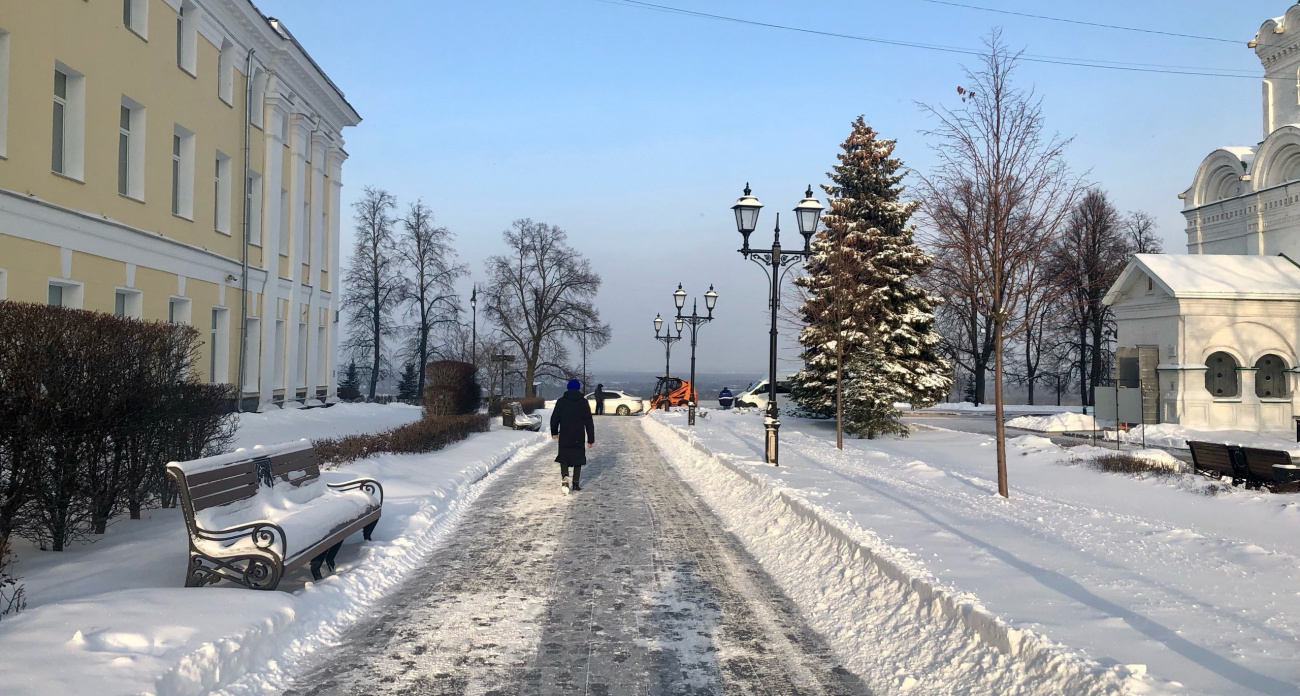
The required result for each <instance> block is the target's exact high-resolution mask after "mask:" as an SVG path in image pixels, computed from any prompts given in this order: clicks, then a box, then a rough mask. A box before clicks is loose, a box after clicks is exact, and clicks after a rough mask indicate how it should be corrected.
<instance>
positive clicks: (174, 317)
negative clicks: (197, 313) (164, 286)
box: [167, 295, 194, 326]
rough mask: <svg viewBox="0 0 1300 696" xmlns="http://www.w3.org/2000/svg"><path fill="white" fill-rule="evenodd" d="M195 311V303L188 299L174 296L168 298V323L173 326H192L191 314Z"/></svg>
mask: <svg viewBox="0 0 1300 696" xmlns="http://www.w3.org/2000/svg"><path fill="white" fill-rule="evenodd" d="M193 309H194V302H193V301H191V300H190V298H188V297H181V296H179V295H172V296H170V297H168V298H167V323H168V324H173V325H181V324H184V325H185V326H190V325H191V324H190V319H191V312H192V311H193Z"/></svg>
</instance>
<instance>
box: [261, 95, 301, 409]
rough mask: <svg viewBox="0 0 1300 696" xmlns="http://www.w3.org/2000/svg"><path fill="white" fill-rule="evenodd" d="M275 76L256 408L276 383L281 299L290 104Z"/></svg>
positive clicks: (266, 124)
mask: <svg viewBox="0 0 1300 696" xmlns="http://www.w3.org/2000/svg"><path fill="white" fill-rule="evenodd" d="M278 86H279V85H278V80H277V79H276V78H275V77H272V78H270V84H268V86H267V95H266V105H267V107H268V108H267V109H266V118H265V120H264V121H263V129H264V132H265V134H266V157H265V160H266V162H265V166H264V168H263V171H262V268H263V269H264V270H265V271H266V282H265V283H264V284H263V285H262V288H261V292H262V307H261V318H262V321H261V325H262V368H261V370H259V382H260V383H261V384H260V394H259V396H258V401H259V405H258V410H259V411H260V410H262V409H263V408H265V406H266V404H269V403H271V400H272V398H273V396H274V395H273V394H272V392H273V391H275V389H276V388H277V387H278V386H279V385H277V384H275V383H274V379H275V353H276V350H277V346H276V343H275V320H276V319H277V318H278V310H279V299H280V234H281V230H280V228H281V221H280V189H281V188H284V177H283V176H282V173H283V172H284V146H285V143H287V142H288V137H289V134H288V133H287V132H286V131H285V120H286V117H287V116H288V115H289V114H290V113H292V110H293V105H292V104H290V103H289V102H288V100H287V99H286V98H285V97H283V96H281V95H280V94H279V92H278V91H277V87H278Z"/></svg>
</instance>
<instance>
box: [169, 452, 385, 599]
mask: <svg viewBox="0 0 1300 696" xmlns="http://www.w3.org/2000/svg"><path fill="white" fill-rule="evenodd" d="M167 473H168V474H169V475H170V476H171V477H172V479H173V480H175V482H176V487H177V489H178V492H179V493H180V499H181V508H182V510H183V512H184V514H185V525H186V527H187V529H188V531H189V537H190V551H189V556H190V558H189V566H188V568H187V570H186V573H185V586H186V587H201V586H203V585H211V584H215V583H217V582H220V581H221V580H230V581H231V582H236V583H239V584H240V585H243V586H245V587H249V588H252V589H258V590H273V589H275V588H276V587H277V586H278V585H279V584H280V580H281V579H282V578H283V577H284V576H285V574H286V573H288V572H289V571H291V570H293V569H295V568H297V567H299V566H302V565H304V564H307V563H310V567H311V574H312V577H313V578H315V579H316V580H320V579H321V572H320V569H321V565H322V564H327V565H328V566H329V569H330V570H331V571H333V570H334V557H335V555H336V554H337V553H338V551H339V548H340V547H341V546H342V545H343V540H344V539H346V538H347V537H348V536H350V535H351V534H353V533H354V532H356V531H358V530H360V531H361V532H362V533H363V534H364V536H365V539H366V540H369V539H370V534H371V532H372V531H374V528H375V525H376V524H378V522H379V516H380V513H381V512H382V506H383V502H384V488H383V486H381V485H380V484H379V482H378V481H376V480H374V479H370V478H357V479H352V480H350V481H344V482H341V483H326V482H323V481H321V480H320V464H319V462H318V461H317V458H316V452H315V450H313V449H312V447H311V445H310V443H308V442H307V441H306V440H302V441H299V442H293V443H287V444H284V445H275V446H272V447H265V448H263V447H255V448H253V449H251V450H240V451H237V452H233V453H230V454H222V455H216V456H214V457H207V458H204V459H195V460H191V461H188V462H171V463H170V464H168V465H167Z"/></svg>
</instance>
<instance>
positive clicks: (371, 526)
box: [361, 520, 379, 541]
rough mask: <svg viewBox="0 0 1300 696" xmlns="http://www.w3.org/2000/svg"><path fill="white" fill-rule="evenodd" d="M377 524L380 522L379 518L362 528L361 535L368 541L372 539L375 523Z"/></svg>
mask: <svg viewBox="0 0 1300 696" xmlns="http://www.w3.org/2000/svg"><path fill="white" fill-rule="evenodd" d="M377 524H379V520H375V521H374V522H371V523H370V524H368V525H366V526H365V527H363V528H362V529H361V535H362V536H364V537H365V538H366V541H370V534H371V533H372V532H374V531H375V525H377Z"/></svg>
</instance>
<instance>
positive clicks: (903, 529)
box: [646, 412, 1300, 695]
mask: <svg viewBox="0 0 1300 696" xmlns="http://www.w3.org/2000/svg"><path fill="white" fill-rule="evenodd" d="M649 418H650V419H652V420H653V421H654V422H653V423H648V424H647V426H646V427H647V428H648V429H653V428H658V430H657V431H655V430H652V431H651V432H652V435H654V436H655V437H656V440H657V441H659V442H672V441H674V440H675V441H678V442H679V443H680V442H681V437H679V436H678V435H676V434H673V431H677V432H689V437H692V438H695V442H697V443H698V444H699V445H700V446H701V447H704V448H705V449H707V450H708V451H709V452H712V453H713V454H714V456H716V457H717V459H718V460H720V462H725V464H724V463H720V462H715V461H713V460H711V459H707V458H698V457H705V456H706V455H703V454H702V453H697V454H696V455H695V456H696V457H697V459H695V460H686V459H683V460H682V462H683V464H682V466H681V467H680V468H681V471H682V475H683V476H684V477H685V478H687V479H688V480H691V481H693V482H695V485H697V488H698V489H699V490H700V494H701V496H702V497H704V498H706V499H707V500H709V502H710V504H712V505H713V506H714V507H715V508H719V514H721V515H723V516H724V518H727V519H730V520H732V522H733V524H734V531H735V533H736V534H737V535H738V536H740V537H741V538H742V539H743V540H744V541H745V542H746V543H747V544H749V545H750V546H751V549H752V550H753V553H754V554H755V556H756V557H758V558H759V559H760V560H761V561H762V562H763V563H764V565H765V567H767V568H768V569H769V572H771V573H772V574H773V575H774V576H775V577H778V579H779V581H780V582H783V583H784V584H783V587H785V588H786V591H787V592H789V593H790V595H791V596H792V598H794V599H795V600H796V601H797V602H799V603H800V605H801V606H802V607H803V608H804V610H805V611H806V612H807V613H808V614H809V615H810V617H811V618H810V620H812V621H814V623H815V624H816V625H818V627H819V630H822V631H823V633H825V634H826V635H828V637H830V638H832V640H833V643H834V644H835V646H836V648H837V649H838V650H840V651H841V652H842V653H843V654H844V655H846V656H856V657H853V659H857V660H860V661H861V662H859V663H853V664H851V665H850V664H848V663H846V666H851V667H852V668H853V669H855V670H856V669H863V670H864V671H865V673H866V674H868V675H874V676H872V682H871V686H872V688H873V689H874V690H876V691H878V692H879V693H895V692H898V691H901V687H899V686H890V685H889V683H888V680H889V677H890V676H891V673H890V671H889V667H890V665H889V662H890V661H891V660H892V661H894V662H897V663H898V666H897V667H895V669H903V670H905V672H904V675H905V676H911V677H912V678H914V679H916V680H918V683H917V685H916V689H915V691H914V692H913V693H954V691H956V692H960V689H955V688H954V687H952V685H951V682H948V681H946V679H947V677H945V681H942V682H940V683H934V682H932V681H927V680H926V677H925V672H924V671H923V670H915V671H913V668H912V667H911V666H910V664H911V663H910V662H909V660H911V659H912V656H913V653H912V652H909V650H911V649H913V648H914V649H915V651H916V653H915V654H916V656H917V659H919V660H922V661H924V660H928V659H933V656H934V655H937V654H942V652H943V651H944V650H949V651H950V652H951V654H957V652H958V651H959V650H969V651H970V652H969V653H968V654H970V655H977V654H982V653H979V651H978V649H977V648H975V647H967V648H951V647H944V645H940V646H938V647H929V648H927V649H926V650H922V649H921V648H919V647H915V646H917V645H920V643H919V642H918V641H919V639H920V637H921V636H926V637H928V638H927V639H933V640H936V641H939V642H940V643H941V644H942V643H944V642H945V641H948V640H952V641H958V642H960V641H962V640H963V639H964V637H965V636H967V635H968V634H967V633H966V632H965V631H967V630H969V629H967V628H966V627H953V628H951V629H944V628H941V627H938V624H936V623H928V624H927V623H924V622H922V623H920V624H918V623H916V622H918V621H921V618H933V617H941V616H945V614H944V613H943V612H940V611H937V609H936V610H930V609H929V608H928V607H930V606H933V605H926V604H924V603H922V602H921V600H920V595H910V596H909V595H907V594H905V593H902V592H895V591H893V590H890V589H887V588H888V586H887V585H883V584H876V583H877V580H876V579H874V578H875V577H876V576H873V575H871V574H870V573H869V572H867V571H866V570H856V571H853V570H851V566H850V565H849V562H848V561H846V560H843V559H844V558H845V555H844V553H847V558H848V559H852V556H853V554H854V553H856V551H847V552H844V553H841V552H839V551H835V554H836V555H835V559H840V560H839V561H835V560H834V559H832V560H827V559H826V557H825V554H828V553H831V552H832V551H833V550H834V549H833V546H832V545H831V542H824V543H823V542H822V541H818V539H819V538H821V537H819V536H818V535H819V534H820V532H818V533H814V531H812V530H813V528H811V527H809V528H807V529H805V528H804V527H798V526H797V525H796V524H794V523H795V522H796V521H797V519H796V518H795V517H792V516H791V515H794V514H795V513H794V512H793V510H794V507H793V505H792V504H790V503H787V502H786V499H789V500H792V501H796V503H802V504H803V505H805V506H807V507H809V508H812V509H815V511H816V513H817V515H819V516H820V519H821V520H822V521H823V522H824V523H825V524H827V525H831V526H834V527H835V528H838V529H839V530H842V531H843V532H844V533H845V534H847V535H849V537H850V538H851V539H853V540H854V541H856V542H857V543H859V544H860V545H862V546H863V547H864V548H865V549H867V550H869V552H870V555H867V553H866V552H864V553H863V557H864V558H867V559H868V560H869V561H871V560H872V559H881V560H882V561H886V562H889V563H892V564H893V565H894V566H896V567H897V568H899V569H900V570H901V571H902V572H903V573H904V574H905V577H906V578H907V579H908V581H909V582H923V583H924V585H925V586H927V587H930V588H932V590H934V591H935V592H936V593H945V594H946V596H948V597H952V598H953V600H952V601H953V602H956V603H959V604H960V603H963V602H964V603H966V604H968V605H969V606H971V607H974V608H978V609H979V612H980V613H982V614H984V615H987V616H990V617H994V618H996V619H997V620H998V622H999V623H998V624H997V625H998V626H999V627H1005V628H1006V629H1007V630H1010V631H1017V632H1019V631H1028V632H1030V633H1029V634H1028V635H1033V636H1036V637H1037V639H1039V640H1041V641H1043V642H1042V643H1036V644H1039V645H1048V646H1049V647H1047V648H1044V649H1045V650H1048V651H1049V653H1050V654H1053V655H1057V656H1060V657H1061V659H1063V660H1066V663H1067V664H1069V665H1074V666H1078V665H1080V664H1082V665H1085V666H1091V665H1094V664H1097V665H1105V666H1112V667H1113V669H1114V671H1113V672H1112V671H1103V672H1102V673H1101V674H1100V675H1099V676H1098V678H1099V679H1111V678H1113V679H1122V681H1123V689H1124V691H1125V692H1127V693H1141V694H1180V695H1208V694H1215V695H1246V694H1251V695H1256V694H1260V693H1267V694H1300V663H1297V662H1296V661H1295V660H1294V659H1293V656H1294V648H1295V645H1297V644H1300V594H1298V593H1296V592H1293V591H1291V590H1290V589H1286V588H1293V587H1294V586H1295V583H1296V577H1297V569H1298V568H1300V553H1297V552H1296V550H1295V541H1294V540H1295V535H1296V532H1297V530H1298V529H1300V497H1298V496H1294V495H1280V494H1271V493H1267V492H1259V491H1248V490H1244V489H1242V488H1230V487H1226V486H1224V485H1223V484H1222V483H1219V482H1212V481H1210V480H1208V479H1205V478H1204V477H1199V476H1194V475H1191V474H1179V473H1176V472H1171V473H1170V474H1169V475H1161V476H1151V475H1149V474H1132V475H1123V474H1116V473H1110V472H1104V471H1098V470H1096V469H1095V468H1094V467H1092V466H1084V465H1081V464H1084V463H1086V462H1087V461H1088V460H1090V459H1093V458H1095V457H1097V456H1100V455H1103V454H1113V453H1114V449H1113V445H1112V446H1111V447H1096V448H1093V447H1088V446H1075V447H1062V446H1059V445H1056V444H1053V443H1052V442H1051V441H1050V440H1049V439H1048V438H1047V437H1043V436H1026V437H1022V438H1016V439H1014V440H1012V441H1011V446H1010V447H1009V448H1008V452H1007V453H1008V455H1009V456H1008V473H1009V480H1010V488H1011V498H1010V499H1003V498H1002V497H1000V496H998V495H997V481H996V475H995V474H996V464H995V456H994V453H995V449H996V448H995V447H994V442H993V440H992V438H990V437H987V436H984V435H976V434H970V433H962V432H955V431H951V430H943V429H927V430H925V431H921V432H917V433H914V434H913V435H912V436H911V437H910V438H905V439H900V438H881V439H878V440H856V439H846V440H845V443H844V450H843V451H840V450H837V449H836V447H835V441H834V431H833V429H832V428H831V427H830V426H829V425H828V424H827V423H825V422H823V421H811V420H800V419H786V420H784V421H783V423H782V427H781V458H782V459H781V467H780V468H779V469H777V468H773V467H770V466H768V465H764V464H761V463H759V461H758V460H760V459H761V457H762V452H763V424H762V417H761V415H760V414H743V413H727V412H715V413H713V414H711V415H710V417H709V418H708V419H705V420H704V421H697V425H696V426H695V427H694V428H691V429H689V431H688V430H687V429H686V428H685V427H684V417H683V416H682V415H681V414H676V413H670V414H664V413H653V414H651V415H650V416H649ZM678 446H681V445H678ZM688 447H689V446H688ZM1125 450H1126V453H1128V454H1133V452H1132V451H1130V450H1128V448H1125ZM665 451H667V450H665ZM1141 456H1148V457H1153V458H1155V459H1154V460H1153V461H1156V462H1157V463H1160V462H1164V464H1165V465H1167V466H1171V467H1172V466H1175V464H1173V462H1172V461H1171V460H1170V459H1169V458H1167V456H1166V454H1162V453H1152V454H1147V455H1141ZM727 467H731V468H735V469H740V470H744V471H746V472H748V473H749V474H751V475H752V476H755V477H758V478H759V479H760V480H761V481H762V482H763V485H764V486H765V487H767V490H769V491H770V492H771V495H770V496H769V497H768V499H767V504H769V505H770V506H777V508H778V510H780V509H782V508H781V506H786V507H788V508H789V509H790V510H791V512H789V513H781V514H778V513H775V512H772V511H771V510H770V509H767V508H764V507H763V506H762V505H761V504H760V503H759V502H756V500H757V499H755V500H751V501H748V502H747V500H746V498H745V497H744V496H742V495H741V494H740V493H738V492H734V491H732V489H736V490H743V488H741V487H740V486H739V484H738V483H735V481H739V480H741V477H740V475H738V474H731V473H730V471H729V470H727ZM720 472H721V473H720ZM723 473H726V474H727V475H726V476H723ZM727 481H733V482H732V483H727ZM747 485H751V486H752V485H753V484H747ZM755 495H757V494H755ZM782 515H784V517H785V518H786V522H785V523H784V524H785V527H784V528H783V527H781V523H780V522H779V521H777V520H778V518H779V517H781V516H782ZM768 520H772V521H770V522H769V521H768ZM783 529H788V530H792V531H782V530H783ZM826 538H831V537H830V536H826ZM787 549H788V550H787ZM836 562H838V563H840V565H835V563H836ZM882 567H883V565H882ZM840 570H844V571H845V574H844V575H840V574H839V573H840ZM879 573H880V574H883V573H884V571H883V570H882V571H879ZM780 578H784V580H780ZM810 578H819V579H822V580H820V581H819V582H809V579H810ZM840 578H843V579H844V582H847V583H850V586H851V587H853V588H854V591H853V592H849V591H848V590H846V589H844V587H842V586H839V585H837V583H838V582H839V579H840ZM800 583H802V584H803V585H804V586H802V587H801V586H799V585H800ZM853 583H856V584H853ZM859 591H861V592H862V593H866V592H870V591H874V592H875V593H876V594H874V595H871V596H872V597H873V598H875V597H879V598H880V601H882V602H895V601H902V600H903V599H906V600H907V601H906V602H904V603H903V604H901V605H897V606H903V607H908V608H909V609H907V610H901V611H897V612H895V614H893V615H891V616H892V617H894V619H893V620H896V621H900V622H901V621H902V620H903V618H906V619H907V621H909V622H912V623H908V624H906V626H905V627H904V628H900V631H901V634H902V635H904V636H907V637H908V638H906V639H905V643H906V645H904V646H898V645H893V644H890V643H889V639H888V638H887V637H885V636H888V635H889V634H888V632H887V631H886V630H885V629H882V628H879V627H880V626H881V624H875V623H872V621H873V618H872V617H873V616H878V614H877V615H873V614H871V613H870V612H872V611H877V610H876V609H873V608H872V607H859V606H858V605H857V604H855V603H854V602H855V601H856V600H855V598H856V597H858V594H856V593H857V592H859ZM907 602H911V603H907ZM917 607H925V608H926V611H925V612H923V616H922V617H921V618H917V617H916V616H914V615H913V614H915V613H917V610H916V608H917ZM841 611H842V612H843V614H844V616H846V617H848V618H840V614H839V613H837V612H841ZM972 611H973V610H972ZM904 615H906V616H904ZM856 624H860V625H861V627H862V631H861V632H862V633H863V634H864V635H865V636H866V638H859V637H856V636H855V634H853V633H852V631H851V630H850V627H853V626H855V625H856ZM997 630H1002V629H1001V628H998V629H997ZM927 631H928V632H927ZM1014 635H1022V634H1020V633H1016V634H1014ZM913 636H915V637H917V639H916V640H913V639H912V637H913ZM1048 639H1050V640H1051V641H1059V642H1060V643H1062V644H1064V645H1065V646H1069V647H1068V648H1065V647H1061V646H1059V645H1053V644H1049V643H1047V641H1048ZM972 640H978V641H980V642H981V644H982V645H985V646H988V645H995V642H994V641H991V640H986V639H985V638H983V636H982V634H981V635H980V637H979V638H978V639H972ZM872 641H875V642H872ZM872 651H878V652H880V653H881V655H880V656H879V657H877V656H873V655H872V654H871V653H872ZM900 654H901V655H902V657H899V655H900ZM999 654H1002V655H1009V654H1011V653H999ZM845 659H849V658H848V657H846V658H845ZM1093 661H1095V663H1094V662H1093ZM976 664H978V665H980V667H978V668H973V669H978V670H988V672H989V674H991V675H993V676H992V678H994V679H1000V678H1001V677H1000V676H999V675H1009V674H1012V673H1013V671H1012V670H1015V669H1022V670H1025V674H1026V675H1027V676H1026V679H1027V680H1028V681H1026V686H1024V687H1019V686H1017V687H1014V688H1009V689H1007V690H1000V689H999V688H985V687H983V686H979V687H974V688H971V689H969V692H970V693H1036V692H1035V691H1034V690H1033V689H1037V688H1043V689H1049V690H1050V687H1049V686H1048V685H1049V684H1050V678H1049V677H1046V676H1044V677H1042V680H1040V681H1034V678H1035V677H1034V675H1035V674H1037V673H1035V672H1033V671H1031V670H1030V668H1028V667H1024V666H1023V665H1019V666H1018V665H1012V664H1007V663H997V662H987V663H985V662H977V663H976ZM863 665H865V666H863ZM1071 669H1073V667H1072V668H1071ZM999 670H1004V671H999ZM935 674H948V673H947V672H945V671H944V670H943V669H942V668H940V669H939V670H938V671H937V672H935ZM959 678H960V677H959ZM881 680H883V682H882V681H881ZM882 683H883V686H882ZM998 683H1001V682H998ZM1046 692H1050V691H1045V693H1046ZM1060 693H1076V692H1075V691H1072V690H1069V689H1062V690H1061V691H1060Z"/></svg>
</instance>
